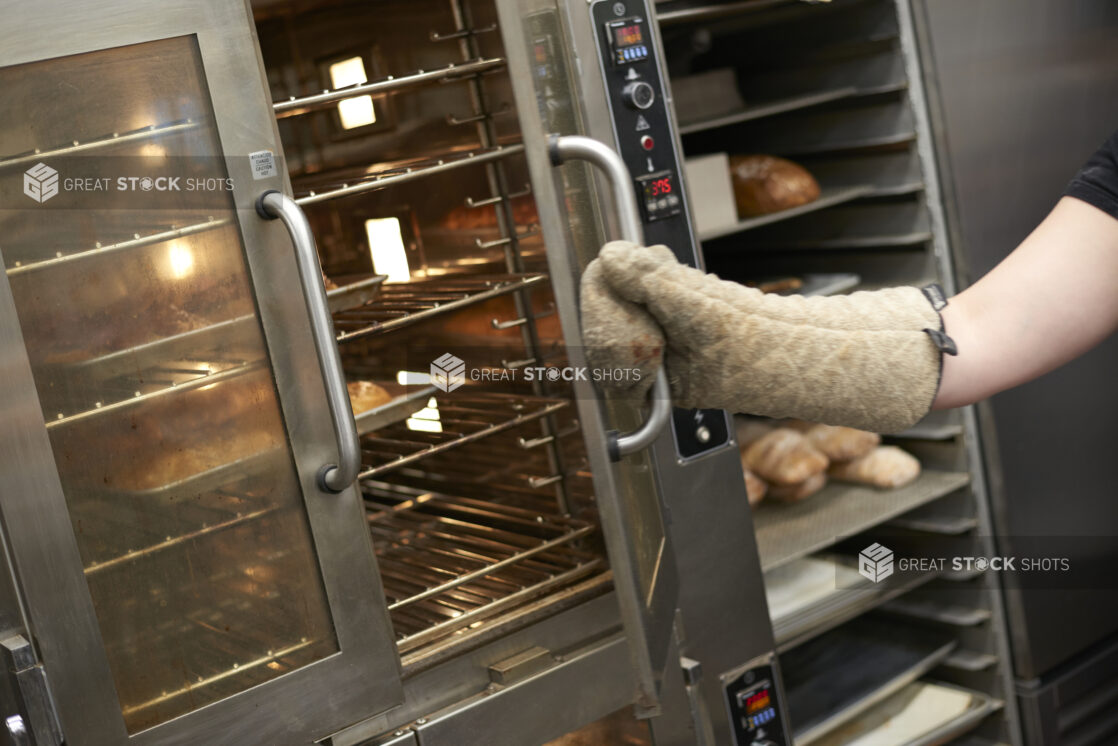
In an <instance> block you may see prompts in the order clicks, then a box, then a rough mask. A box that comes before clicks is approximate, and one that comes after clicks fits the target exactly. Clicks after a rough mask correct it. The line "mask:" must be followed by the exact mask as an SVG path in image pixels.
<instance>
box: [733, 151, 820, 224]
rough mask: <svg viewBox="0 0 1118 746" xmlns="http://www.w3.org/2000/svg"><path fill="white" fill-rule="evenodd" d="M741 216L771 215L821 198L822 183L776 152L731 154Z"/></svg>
mask: <svg viewBox="0 0 1118 746" xmlns="http://www.w3.org/2000/svg"><path fill="white" fill-rule="evenodd" d="M730 177H731V180H732V182H733V186H734V202H735V203H736V204H737V208H738V217H740V218H749V217H755V216H757V215H768V214H769V213H773V212H780V211H781V210H787V209H789V208H792V207H799V206H800V205H806V204H807V203H808V202H814V201H815V200H817V199H819V182H817V181H816V180H815V177H814V176H812V175H811V174H810V173H808V171H807V169H805V168H804V167H803V166H800V165H798V164H796V163H793V162H792V161H788V160H785V159H783V158H777V157H776V156H772V155H735V156H731V157H730Z"/></svg>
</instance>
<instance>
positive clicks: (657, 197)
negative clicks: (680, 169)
mask: <svg viewBox="0 0 1118 746" xmlns="http://www.w3.org/2000/svg"><path fill="white" fill-rule="evenodd" d="M637 184H638V186H639V187H640V197H641V199H640V200H639V201H640V203H641V207H642V208H643V209H644V219H645V220H646V221H647V222H652V221H654V220H662V219H664V218H670V217H671V216H673V215H678V214H679V213H680V212H682V211H683V200H682V199H680V195H679V187H678V186H677V185H676V183H675V172H674V171H660V172H658V173H654V174H647V175H645V176H638V177H637Z"/></svg>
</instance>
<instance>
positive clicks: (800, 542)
mask: <svg viewBox="0 0 1118 746" xmlns="http://www.w3.org/2000/svg"><path fill="white" fill-rule="evenodd" d="M969 483H970V474H968V473H966V472H949V471H935V470H925V471H924V472H923V473H922V474H921V475H920V476H919V477H917V478H916V481H914V482H913V483H912V484H909V485H907V486H905V487H901V488H898V489H895V490H879V489H875V488H873V487H860V486H856V485H849V484H842V483H839V482H832V483H831V484H829V485H827V486H826V487H824V488H823V490H821V491H820V492H819V494H817V495H813V496H812V497H811V498H810V499H808V500H804V501H802V502H798V503H788V504H775V503H762V504H761V506H759V507H758V508H757V509H756V510H754V511H753V523H754V525H755V527H756V530H757V549H758V550H759V552H760V555H761V569H762V570H766V571H767V570H771V569H772V568H774V567H779V566H780V565H783V564H784V563H786V562H790V561H792V560H794V559H798V558H800V557H804V556H807V555H808V554H811V553H812V552H817V551H819V550H821V549H826V548H827V547H829V546H832V545H833V544H834V543H835V542H837V541H839V540H840V539H842V538H845V537H848V536H851V535H853V534H857V533H859V532H861V531H865V530H866V529H868V528H872V527H873V526H876V525H878V524H880V523H884V522H885V521H887V520H889V519H890V518H894V517H896V516H898V515H900V514H902V513H904V512H906V511H908V510H911V509H912V508H915V507H918V506H920V505H924V504H926V503H929V502H931V501H933V500H936V499H938V498H941V497H944V496H946V495H948V494H950V493H952V492H954V491H955V490H957V489H959V488H960V487H964V486H965V485H967V484H969Z"/></svg>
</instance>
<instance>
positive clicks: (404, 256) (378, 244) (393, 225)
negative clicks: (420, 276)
mask: <svg viewBox="0 0 1118 746" xmlns="http://www.w3.org/2000/svg"><path fill="white" fill-rule="evenodd" d="M365 235H366V236H367V237H368V239H369V253H370V254H371V255H372V257H373V271H374V272H376V273H377V274H378V275H388V280H387V282H407V281H408V280H410V279H411V269H410V268H409V267H408V250H407V247H405V246H404V236H403V234H402V233H401V232H400V220H399V218H373V219H372V220H366V221H365Z"/></svg>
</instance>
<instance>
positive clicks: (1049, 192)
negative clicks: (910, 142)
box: [914, 0, 1118, 678]
mask: <svg viewBox="0 0 1118 746" xmlns="http://www.w3.org/2000/svg"><path fill="white" fill-rule="evenodd" d="M914 5H915V8H916V10H917V11H918V15H919V16H921V17H922V18H923V20H924V24H925V25H926V28H927V35H928V38H929V42H930V44H929V49H928V52H929V54H928V56H927V59H928V64H929V75H931V76H934V79H935V81H936V83H937V86H938V94H939V99H938V102H937V103H938V104H939V110H938V114H939V122H938V124H939V125H940V126H941V127H942V139H941V141H940V142H939V143H938V144H939V148H940V153H939V154H940V157H941V159H942V161H943V165H944V166H945V170H946V172H947V173H949V174H950V175H951V177H952V178H951V180H950V183H949V184H948V186H949V187H950V188H951V190H952V191H953V196H954V199H953V201H952V202H951V203H950V204H951V206H952V207H953V208H954V209H953V210H952V212H951V217H952V218H953V222H954V225H953V227H954V228H955V229H956V230H957V233H958V236H959V240H960V243H959V245H958V246H957V247H956V249H957V252H958V255H959V257H960V258H961V259H962V260H963V261H964V262H965V264H966V265H968V266H969V271H970V277H969V278H968V279H970V280H973V279H977V278H978V277H980V276H981V275H982V274H984V273H985V272H987V271H988V270H989V269H991V268H992V267H993V266H994V265H996V264H997V263H998V262H1000V261H1001V260H1002V259H1003V258H1004V257H1005V256H1006V254H1008V253H1009V252H1010V251H1011V250H1012V249H1013V248H1014V247H1015V246H1016V245H1017V244H1018V243H1019V242H1020V241H1021V240H1022V239H1024V238H1025V236H1026V235H1027V234H1028V233H1029V232H1030V231H1031V230H1032V229H1033V228H1034V227H1035V226H1036V225H1037V224H1038V223H1039V222H1040V221H1041V220H1042V219H1043V218H1044V216H1045V215H1046V214H1047V212H1048V211H1049V210H1050V209H1051V208H1052V206H1053V205H1054V204H1055V202H1056V200H1057V199H1058V198H1059V196H1060V193H1061V191H1062V189H1063V187H1064V186H1065V185H1066V184H1067V182H1068V181H1069V180H1070V179H1071V177H1072V176H1073V175H1074V174H1075V172H1076V170H1077V169H1078V168H1079V167H1080V166H1081V165H1082V164H1083V163H1084V161H1085V160H1086V159H1087V158H1088V157H1089V156H1090V154H1091V153H1092V152H1093V151H1094V150H1095V148H1097V147H1098V146H1099V144H1100V143H1102V141H1103V140H1104V139H1106V137H1107V136H1108V135H1109V134H1110V133H1112V132H1113V131H1114V129H1115V126H1116V123H1118V98H1115V96H1114V95H1113V92H1114V90H1115V86H1118V48H1116V47H1115V45H1114V44H1113V39H1114V34H1115V33H1116V32H1118V6H1115V5H1114V3H1111V2H1107V1H1106V0H1072V1H1071V2H1068V1H1067V0H1063V1H1059V0H989V1H988V2H984V3H982V4H981V8H977V7H976V6H975V4H974V3H968V2H966V0H941V1H939V2H919V3H915V4H914ZM1116 365H1118V340H1116V339H1111V340H1109V341H1107V342H1104V343H1103V344H1101V345H1100V346H1099V347H1097V348H1096V349H1094V350H1092V351H1091V352H1089V353H1087V354H1086V355H1084V356H1083V357H1081V358H1079V359H1078V360H1076V361H1074V362H1072V363H1070V364H1068V365H1067V366H1065V367H1064V368H1062V369H1060V370H1059V371H1056V372H1053V373H1051V374H1049V375H1047V376H1045V377H1043V378H1041V379H1040V380H1038V381H1034V382H1032V383H1029V384H1025V385H1024V386H1020V387H1018V388H1016V389H1014V390H1012V391H1007V392H1005V393H1002V394H998V395H997V396H995V397H993V399H992V400H991V402H990V405H991V406H990V410H989V414H990V415H992V418H991V419H990V420H989V421H987V422H985V423H984V425H987V426H988V427H989V432H990V433H991V434H996V439H997V457H996V458H997V460H999V461H1000V472H999V470H997V469H996V468H992V469H991V472H992V473H991V496H992V499H993V501H994V514H995V525H996V527H997V533H998V534H999V535H1000V536H1003V537H1005V542H1006V545H1005V546H1002V547H999V549H1000V551H1002V552H1004V553H1009V554H1013V553H1014V544H1013V537H1015V536H1076V535H1087V536H1098V535H1100V533H1101V534H1103V535H1110V534H1113V533H1114V529H1113V527H1114V526H1118V504H1116V503H1115V501H1114V500H1113V493H1114V484H1115V482H1116V481H1118V465H1116V463H1115V461H1114V459H1113V458H1111V456H1110V448H1109V444H1110V443H1112V442H1113V421H1114V413H1115V412H1116V411H1118V390H1116V389H1115V387H1114V385H1113V372H1114V370H1115V366H1116ZM1041 423H1043V424H1041ZM988 440H992V439H988ZM986 450H987V453H988V454H992V452H993V443H992V442H989V443H988V444H987V446H986ZM1052 464H1062V467H1061V468H1059V469H1055V468H1052V466H1051V465H1052ZM1069 473H1075V475H1076V478H1075V480H1074V482H1069V481H1068V479H1067V474H1069ZM1055 505H1059V509H1058V510H1057V509H1054V508H1053V506H1055ZM1006 595H1007V608H1008V611H1009V614H1010V630H1011V633H1012V636H1013V641H1014V645H1013V656H1014V667H1015V669H1016V672H1017V674H1018V676H1020V677H1023V678H1032V677H1035V676H1040V675H1042V674H1043V673H1044V672H1046V671H1048V670H1050V669H1053V668H1054V667H1056V666H1058V665H1059V664H1061V663H1062V662H1065V661H1069V660H1071V659H1073V658H1074V657H1075V656H1076V654H1077V653H1079V652H1080V651H1083V650H1084V649H1086V648H1088V647H1089V646H1090V645H1092V644H1093V643H1095V642H1097V641H1098V640H1100V639H1103V638H1105V637H1107V636H1108V635H1112V634H1114V632H1115V631H1116V630H1118V614H1116V613H1115V610H1116V609H1118V593H1116V592H1115V591H1114V590H1113V589H1101V588H1100V589H1092V590H1069V591H1059V590H1031V591H1029V592H1028V593H1027V594H1023V593H1021V592H1020V591H1013V590H1011V591H1007V594H1006Z"/></svg>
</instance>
